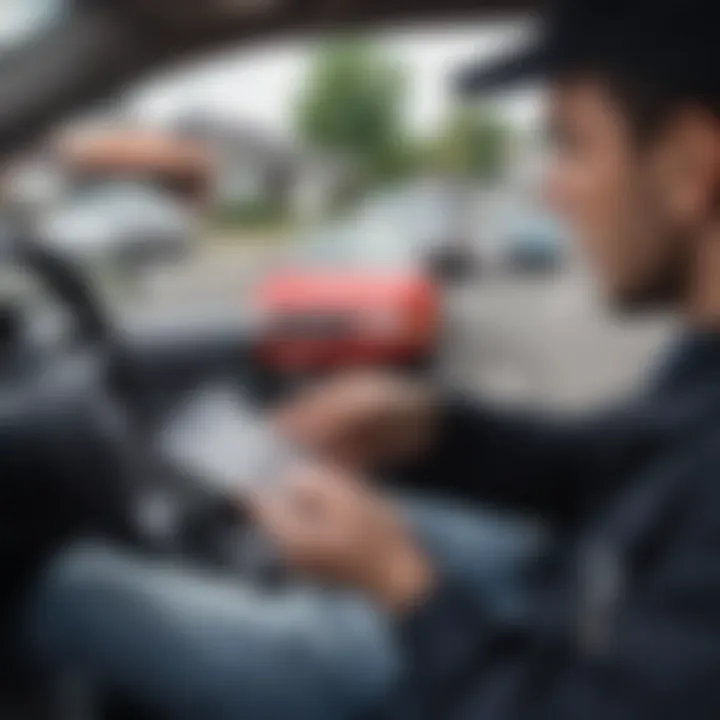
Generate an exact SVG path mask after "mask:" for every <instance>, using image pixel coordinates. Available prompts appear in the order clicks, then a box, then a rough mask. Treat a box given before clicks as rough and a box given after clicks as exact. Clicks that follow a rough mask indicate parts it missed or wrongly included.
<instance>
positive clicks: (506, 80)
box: [455, 46, 550, 96]
mask: <svg viewBox="0 0 720 720" xmlns="http://www.w3.org/2000/svg"><path fill="white" fill-rule="evenodd" d="M549 64H550V63H549V58H548V53H547V50H546V48H544V47H542V46H534V47H529V48H526V49H524V50H521V51H520V52H518V53H516V54H514V55H510V56H505V57H503V58H499V59H497V60H495V61H492V60H491V61H490V62H489V63H482V64H478V65H472V66H470V67H466V68H464V69H463V70H461V71H460V72H459V73H458V75H457V77H456V81H455V88H456V91H457V93H458V94H459V95H467V96H470V95H477V94H478V93H483V92H488V91H492V90H501V89H503V88H507V87H511V86H515V85H519V84H522V83H524V82H529V81H532V80H535V79H537V78H539V77H541V76H542V75H543V74H544V73H545V72H546V71H547V69H548V65H549Z"/></svg>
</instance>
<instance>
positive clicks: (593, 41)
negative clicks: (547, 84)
mask: <svg viewBox="0 0 720 720" xmlns="http://www.w3.org/2000/svg"><path fill="white" fill-rule="evenodd" d="M719 60H720V2H719V1H718V0H604V1H603V0H559V2H556V3H555V4H554V5H552V6H549V7H548V8H547V10H546V13H545V14H544V15H543V16H542V17H541V19H540V27H539V32H538V34H537V36H536V37H535V38H534V39H533V40H531V41H529V42H528V43H527V45H526V46H525V47H523V48H521V49H520V50H519V51H517V52H516V53H514V54H513V55H510V56H505V57H501V58H499V59H497V60H495V61H490V62H489V63H483V64H480V65H476V66H474V67H470V68H466V69H465V70H463V71H462V72H461V73H460V74H459V76H458V78H457V80H458V90H459V92H460V93H462V94H466V95H468V94H476V93H479V92H484V91H488V90H494V89H499V88H503V87H506V86H508V85H513V84H517V83H519V82H521V81H528V80H533V79H539V78H542V77H547V76H550V77H553V76H557V75H561V74H567V73H573V72H577V71H583V70H593V69H597V70H603V71H605V70H612V71H613V72H615V73H620V74H625V75H627V76H628V77H632V78H634V79H635V80H636V81H637V82H640V83H642V82H643V81H648V82H653V83H655V85H657V84H661V85H662V87H663V88H666V89H667V90H668V91H672V92H676V93H678V94H683V95H685V96H688V97H692V99H695V100H698V101H701V102H705V103H710V104H712V106H713V107H714V108H717V107H718V104H719V103H720V66H719V65H720V63H719V62H718V61H719Z"/></svg>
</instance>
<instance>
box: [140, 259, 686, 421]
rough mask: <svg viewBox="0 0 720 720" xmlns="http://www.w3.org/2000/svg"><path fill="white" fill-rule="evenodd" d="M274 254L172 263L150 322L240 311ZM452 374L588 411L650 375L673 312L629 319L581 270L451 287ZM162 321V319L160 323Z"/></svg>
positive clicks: (148, 295)
mask: <svg viewBox="0 0 720 720" xmlns="http://www.w3.org/2000/svg"><path fill="white" fill-rule="evenodd" d="M271 260H272V251H268V249H267V248H263V247H261V246H258V247H250V248H247V247H237V246H231V245H228V246H225V247H220V248H215V249H213V250H212V251H211V252H208V251H206V252H205V253H203V254H201V255H199V256H198V257H196V258H195V259H194V260H193V261H191V262H188V263H187V264H186V265H185V266H183V267H177V266H175V267H170V268H168V269H167V270H166V271H165V272H164V273H160V274H159V275H156V276H154V277H153V279H152V280H151V281H148V283H147V284H146V287H145V288H144V290H143V292H142V293H139V294H138V295H137V299H138V302H139V303H140V305H139V307H142V309H143V310H142V315H143V317H144V318H145V320H146V321H147V322H153V321H157V322H160V323H163V324H167V323H168V322H176V323H181V324H184V325H187V324H197V325H203V324H206V323H208V322H214V321H217V320H218V319H221V318H224V319H229V318H231V317H234V316H238V317H239V316H240V315H241V314H242V312H243V306H244V295H245V294H246V293H247V290H248V288H249V287H251V285H252V283H253V281H254V280H255V279H256V278H257V277H258V275H259V274H260V273H261V272H262V268H263V267H264V266H265V265H266V264H267V263H268V262H270V261H271ZM446 306H447V310H446V316H447V326H448V330H447V335H446V338H445V342H444V352H443V361H442V365H443V371H444V373H445V375H446V376H447V377H449V378H450V379H451V380H452V382H453V383H456V384H459V385H461V386H462V387H463V388H466V389H468V391H469V392H482V393H484V394H491V395H496V396H499V397H501V398H503V399H504V400H505V401H515V402H523V403H526V402H531V403H534V404H537V405H540V406H546V407H552V408H557V409H572V410H575V409H579V408H583V407H586V406H588V405H593V404H598V403H603V402H606V401H609V400H611V399H612V398H614V397H615V396H617V395H620V394H622V393H623V392H625V391H627V390H628V389H629V388H631V387H632V386H633V384H635V383H637V382H638V381H639V380H641V379H642V377H643V375H644V373H646V372H647V368H648V367H649V366H650V365H652V363H653V361H654V356H655V355H656V354H657V351H658V350H659V349H661V348H662V347H664V346H665V344H666V343H667V341H668V336H669V334H670V333H671V331H672V323H671V322H670V321H669V320H668V319H666V318H655V319H652V320H644V321H642V322H640V321H634V322H630V321H626V322H624V323H620V322H618V321H617V320H613V319H612V317H611V316H610V315H609V314H608V313H606V312H604V311H603V309H602V305H601V303H599V302H598V301H597V299H596V298H595V297H594V296H593V293H592V286H591V283H590V282H589V281H588V280H587V278H585V277H584V276H583V275H582V274H581V273H580V272H579V271H571V272H566V273H563V274H562V275H553V276H552V277H535V278H527V277H524V278H521V277H518V276H508V275H500V274H497V275H495V276H490V277H483V278H479V279H477V280H475V281H473V282H471V283H467V284H465V285H464V286H462V287H456V288H453V289H450V290H448V292H447V299H446ZM153 319H154V320H153Z"/></svg>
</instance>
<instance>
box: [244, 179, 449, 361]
mask: <svg viewBox="0 0 720 720" xmlns="http://www.w3.org/2000/svg"><path fill="white" fill-rule="evenodd" d="M448 210H449V208H448V198H447V197H446V196H445V194H444V193H443V192H442V189H441V188H438V187H436V186H431V187H425V186H423V185H420V186H413V187H410V188H404V189H402V190H395V191H393V192H385V193H381V194H379V195H376V196H374V197H372V198H370V199H369V200H368V201H367V202H366V203H365V204H363V205H362V206H361V207H360V208H359V209H358V210H357V211H355V212H354V213H352V214H351V215H350V216H349V217H347V218H345V219H343V220H341V221H338V222H335V223H331V224H329V225H328V226H326V227H322V228H320V229H318V230H316V231H314V232H311V233H309V234H308V235H306V236H304V237H301V238H300V239H299V240H298V241H297V242H296V243H294V244H293V246H292V248H291V250H290V252H289V254H288V256H287V257H286V258H285V259H284V261H283V262H281V263H280V264H279V265H278V266H277V267H275V268H273V269H272V270H271V271H270V272H269V273H268V274H267V275H266V276H265V277H264V278H263V280H262V281H261V282H260V283H259V284H258V285H257V286H256V288H255V290H254V293H253V295H252V298H251V301H252V306H253V310H254V313H255V314H256V316H257V317H259V318H260V319H261V323H262V326H263V328H264V337H265V341H264V342H263V343H262V344H261V347H260V351H259V352H260V353H261V358H262V362H263V363H264V365H265V366H266V367H267V368H268V370H269V371H270V372H271V373H278V374H280V375H286V374H288V373H290V374H296V373H301V374H305V373H315V372H318V371H327V370H332V369H336V368H339V367H344V366H348V365H378V364H381V365H391V366H396V367H403V368H413V369H418V368H419V369H427V368H429V367H431V366H432V364H433V359H434V357H435V355H436V352H437V347H438V342H439V339H440V335H441V329H442V305H443V302H442V296H443V292H442V284H443V283H442V281H443V280H445V279H447V276H448V275H450V273H449V272H447V273H444V272H443V271H445V270H448V268H447V267H445V268H439V266H438V263H437V259H438V250H439V248H441V247H443V244H444V239H445V238H447V237H449V232H450V218H451V216H450V214H449V211H448ZM441 276H442V277H441Z"/></svg>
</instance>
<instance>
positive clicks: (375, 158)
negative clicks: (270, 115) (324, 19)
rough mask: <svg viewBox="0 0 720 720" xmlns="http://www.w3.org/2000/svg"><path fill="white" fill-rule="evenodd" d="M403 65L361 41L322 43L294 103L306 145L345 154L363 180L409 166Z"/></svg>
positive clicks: (393, 174) (397, 172) (410, 150)
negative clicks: (404, 116)
mask: <svg viewBox="0 0 720 720" xmlns="http://www.w3.org/2000/svg"><path fill="white" fill-rule="evenodd" d="M406 90H407V82H406V76H405V73H404V72H403V68H402V67H401V66H400V65H399V64H398V63H396V62H394V61H393V60H392V59H391V58H388V57H387V56H386V55H385V54H384V53H383V52H382V51H381V50H380V49H379V48H378V47H377V46H375V45H372V44H369V43H367V42H363V41H361V40H350V41H345V42H338V43H332V44H329V45H326V46H325V47H323V48H322V49H321V50H320V51H319V52H318V54H317V56H316V57H315V59H314V61H313V63H312V65H311V68H310V72H309V76H308V78H307V80H306V82H305V84H304V86H303V88H302V91H301V95H300V98H299V101H298V104H297V108H296V128H297V131H298V134H299V136H300V137H301V139H302V140H304V141H305V142H306V143H307V144H308V145H309V146H311V147H315V148H319V149H322V150H328V151H332V152H340V153H343V154H345V155H347V156H349V157H351V158H352V159H353V160H354V162H356V163H357V165H358V167H359V168H360V170H361V171H364V172H365V173H366V174H367V175H368V177H369V179H371V180H378V179H386V178H392V177H397V176H398V175H403V174H405V173H407V172H408V170H409V169H410V168H411V167H412V165H413V148H412V145H411V143H410V142H409V140H408V139H407V137H406V133H405V131H404V128H403V110H404V103H405V100H406Z"/></svg>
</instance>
